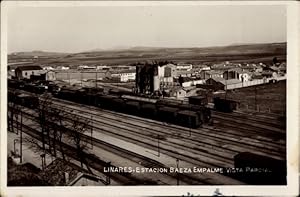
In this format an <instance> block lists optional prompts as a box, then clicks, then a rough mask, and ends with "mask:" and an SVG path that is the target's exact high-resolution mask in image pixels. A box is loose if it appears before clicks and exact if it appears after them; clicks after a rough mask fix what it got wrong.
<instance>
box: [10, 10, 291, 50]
mask: <svg viewBox="0 0 300 197" xmlns="http://www.w3.org/2000/svg"><path fill="white" fill-rule="evenodd" d="M7 22H8V23H7V24H8V27H7V29H8V31H7V36H8V52H9V53H11V52H21V51H33V50H42V51H52V52H82V51H88V50H94V49H117V48H124V47H135V46H150V47H207V46H224V45H232V44H244V43H272V42H286V9H285V6H280V5H277V6H276V5H273V6H271V5H247V6H245V5H229V6H228V5H227V6H225V5H223V6H216V5H206V6H205V5H194V6H126V7H122V6H119V7H111V6H109V7H103V6H101V7H95V6H94V7H21V6H18V7H16V6H15V7H10V8H9V9H8V21H7Z"/></svg>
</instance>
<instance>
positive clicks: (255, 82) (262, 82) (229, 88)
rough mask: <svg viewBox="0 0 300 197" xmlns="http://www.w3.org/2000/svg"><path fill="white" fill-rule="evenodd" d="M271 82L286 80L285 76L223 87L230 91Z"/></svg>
mask: <svg viewBox="0 0 300 197" xmlns="http://www.w3.org/2000/svg"><path fill="white" fill-rule="evenodd" d="M272 80H275V81H281V80H286V76H281V77H272V78H265V79H256V80H253V81H245V82H240V83H235V84H228V85H225V89H227V90H232V89H237V88H243V87H248V86H255V85H260V84H264V83H269V82H270V81H272Z"/></svg>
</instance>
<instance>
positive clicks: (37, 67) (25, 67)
mask: <svg viewBox="0 0 300 197" xmlns="http://www.w3.org/2000/svg"><path fill="white" fill-rule="evenodd" d="M17 70H18V71H24V70H43V69H42V67H40V66H19V67H17V68H16V71H17Z"/></svg>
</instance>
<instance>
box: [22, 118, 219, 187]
mask: <svg viewBox="0 0 300 197" xmlns="http://www.w3.org/2000/svg"><path fill="white" fill-rule="evenodd" d="M24 113H25V115H27V116H28V118H29V119H33V120H35V121H36V117H35V118H34V116H33V114H29V113H27V112H24ZM85 137H86V138H89V137H88V136H85ZM93 142H95V143H96V144H97V146H98V147H101V148H103V149H106V150H109V151H110V152H113V153H115V154H118V155H120V156H121V157H123V158H127V159H130V160H132V161H135V162H138V163H142V164H143V166H145V167H162V168H163V167H166V166H164V165H163V164H161V163H159V162H157V161H155V160H151V159H149V158H147V157H144V156H141V155H138V154H135V153H132V152H130V151H128V150H125V149H122V148H119V147H117V146H114V145H112V144H109V143H105V142H103V141H101V140H99V139H96V138H93ZM162 152H163V151H162ZM177 157H180V156H178V155H177ZM166 176H170V177H171V178H173V179H175V178H177V176H178V178H179V179H180V182H181V183H182V182H183V183H184V182H185V183H186V184H191V185H193V184H194V185H195V184H196V185H199V184H201V185H203V184H215V183H216V182H215V181H216V180H213V181H214V182H211V181H212V180H210V181H207V178H205V176H204V178H199V177H198V176H194V175H187V174H178V175H177V174H171V173H167V174H166ZM217 176H223V175H217ZM218 184H220V183H218Z"/></svg>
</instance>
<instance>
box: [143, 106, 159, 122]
mask: <svg viewBox="0 0 300 197" xmlns="http://www.w3.org/2000/svg"><path fill="white" fill-rule="evenodd" d="M140 109H141V111H140V114H141V115H142V116H143V117H146V118H153V119H154V118H155V117H156V116H157V109H156V105H155V104H153V103H142V104H141V108H140Z"/></svg>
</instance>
